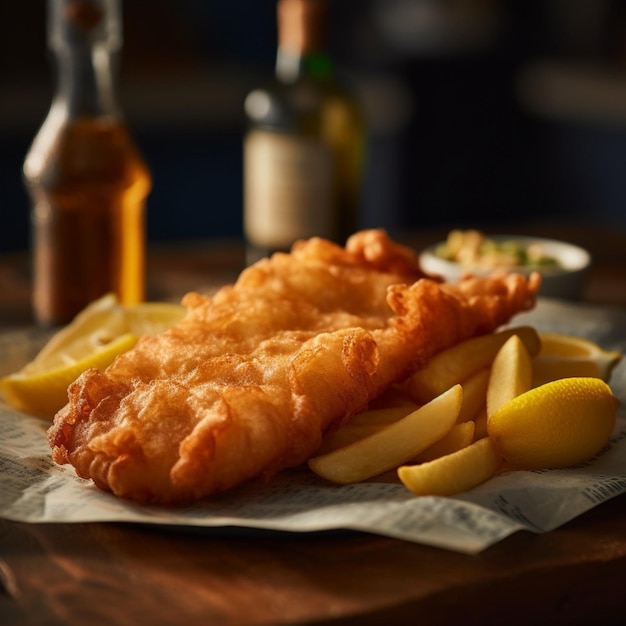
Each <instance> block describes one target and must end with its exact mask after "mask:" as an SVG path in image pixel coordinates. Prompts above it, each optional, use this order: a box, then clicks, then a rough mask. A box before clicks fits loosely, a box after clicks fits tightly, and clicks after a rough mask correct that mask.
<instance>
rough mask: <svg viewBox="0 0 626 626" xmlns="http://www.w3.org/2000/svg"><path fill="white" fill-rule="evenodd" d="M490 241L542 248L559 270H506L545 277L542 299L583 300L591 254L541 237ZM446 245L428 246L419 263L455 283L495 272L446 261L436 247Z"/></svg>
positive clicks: (497, 238)
mask: <svg viewBox="0 0 626 626" xmlns="http://www.w3.org/2000/svg"><path fill="white" fill-rule="evenodd" d="M489 239H492V240H494V241H496V242H503V241H515V242H517V243H519V244H520V245H522V246H524V247H526V246H529V245H531V244H532V245H535V246H537V245H538V246H540V247H541V249H542V251H543V253H544V254H545V255H546V256H549V257H553V258H555V259H557V261H558V263H559V266H558V267H545V268H529V267H514V268H506V269H507V271H509V272H518V273H521V274H524V275H526V276H527V275H528V274H529V273H530V272H532V271H538V272H539V273H540V274H541V278H542V281H541V288H540V290H539V295H541V296H545V297H550V298H563V299H569V300H576V299H579V298H580V297H581V295H582V292H583V289H584V285H585V279H586V276H587V272H588V271H589V267H590V265H591V255H590V254H589V252H587V250H585V249H583V248H581V247H579V246H575V245H573V244H571V243H567V242H564V241H558V240H556V239H546V238H542V237H526V236H521V235H520V236H518V235H489ZM443 243H444V242H439V243H436V244H433V245H431V246H428V247H427V248H425V249H424V250H423V251H422V253H421V254H420V263H421V265H422V269H423V270H424V271H425V272H427V273H429V274H437V275H439V276H443V277H444V278H445V279H446V280H448V281H450V282H456V281H457V280H459V278H460V277H461V276H462V275H463V274H465V273H468V272H470V273H472V274H474V275H477V276H484V275H487V274H490V273H492V272H493V271H494V270H493V269H485V268H480V267H468V266H467V265H462V264H460V263H456V262H454V261H448V260H446V259H443V258H442V257H440V256H438V255H437V254H436V250H437V248H438V247H439V246H441V245H443Z"/></svg>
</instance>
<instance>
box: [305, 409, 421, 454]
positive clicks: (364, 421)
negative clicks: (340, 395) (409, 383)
mask: <svg viewBox="0 0 626 626" xmlns="http://www.w3.org/2000/svg"><path fill="white" fill-rule="evenodd" d="M417 408H418V407H417V405H416V404H411V405H407V406H393V407H388V408H386V409H383V408H381V409H370V410H367V411H362V412H361V413H357V414H356V415H355V416H354V417H352V418H350V421H349V422H348V423H347V424H345V425H344V426H341V427H340V428H338V429H337V430H331V431H330V432H328V433H326V434H325V435H324V439H323V440H322V445H321V446H320V449H319V450H318V451H317V454H318V455H319V454H326V453H327V452H330V451H331V450H336V449H337V448H343V447H344V446H348V445H350V444H351V443H354V442H355V441H358V440H359V439H365V437H369V436H370V435H373V434H374V433H376V432H378V431H379V430H381V429H382V428H384V427H385V426H388V425H389V424H393V423H394V422H397V421H398V420H399V419H402V418H404V417H406V416H407V415H408V414H409V413H412V412H413V411H415V410H416V409H417Z"/></svg>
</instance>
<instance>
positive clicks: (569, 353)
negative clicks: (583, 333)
mask: <svg viewBox="0 0 626 626" xmlns="http://www.w3.org/2000/svg"><path fill="white" fill-rule="evenodd" d="M539 337H540V339H541V349H540V351H539V354H537V355H536V356H535V357H534V358H533V386H535V387H538V386H539V385H542V384H544V383H546V382H550V381H552V380H557V379H560V378H570V377H574V376H591V377H595V378H600V379H601V380H604V381H605V382H609V380H610V378H611V374H612V372H613V369H614V368H615V366H616V365H617V364H618V363H619V362H620V360H621V358H622V354H621V353H620V352H617V351H614V350H605V349H604V348H602V347H600V346H599V345H598V344H596V343H594V342H593V341H590V340H589V339H584V338H582V337H576V336H573V335H563V334H559V333H546V332H540V333H539Z"/></svg>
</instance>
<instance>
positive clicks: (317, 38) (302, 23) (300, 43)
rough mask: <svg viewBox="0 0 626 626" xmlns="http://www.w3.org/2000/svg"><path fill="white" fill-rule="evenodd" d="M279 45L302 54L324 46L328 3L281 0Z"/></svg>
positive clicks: (282, 48) (319, 0) (289, 51)
mask: <svg viewBox="0 0 626 626" xmlns="http://www.w3.org/2000/svg"><path fill="white" fill-rule="evenodd" d="M277 8H278V47H279V48H280V49H281V51H284V52H288V53H293V54H301V53H303V52H317V51H320V50H321V48H322V46H323V41H322V40H323V35H324V26H325V21H326V3H325V2H323V0H279V2H278V7H277Z"/></svg>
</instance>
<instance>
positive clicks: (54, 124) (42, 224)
mask: <svg viewBox="0 0 626 626" xmlns="http://www.w3.org/2000/svg"><path fill="white" fill-rule="evenodd" d="M76 5H80V6H81V7H83V8H84V7H85V6H87V7H90V6H91V8H94V7H95V4H94V5H93V6H92V5H91V4H90V2H85V1H82V2H72V1H70V0H61V1H60V2H58V1H57V2H55V1H54V0H53V2H52V3H51V4H50V8H51V10H66V11H67V9H68V7H70V8H72V7H74V8H75V7H76ZM64 17H67V14H65V15H63V16H61V17H60V18H59V17H58V16H57V19H58V20H61V21H62V19H63V18H64ZM103 19H104V16H103ZM70 27H72V25H70ZM83 34H84V33H83V31H82V30H79V32H78V35H76V37H75V39H77V38H79V37H81V36H82V35H83ZM88 36H89V37H90V40H89V41H82V40H81V41H79V45H78V46H76V45H74V44H75V41H73V42H71V43H72V45H70V44H68V43H67V42H66V41H62V42H61V43H60V44H59V41H58V37H57V41H56V48H57V51H58V49H59V48H60V55H59V56H60V57H61V58H60V59H59V64H60V66H61V67H60V71H61V82H60V85H59V92H58V93H57V97H56V99H55V102H54V103H53V105H52V108H51V110H50V113H49V115H48V117H47V119H46V121H45V122H44V124H43V126H42V128H41V130H40V132H39V133H38V135H37V136H36V137H35V140H34V142H33V145H32V147H31V149H30V151H29V153H28V155H27V157H26V161H25V163H24V178H25V182H26V187H27V190H28V193H29V195H30V197H31V201H32V214H31V218H32V233H33V241H32V249H33V270H34V276H33V282H34V285H33V306H34V311H35V317H36V320H37V322H38V323H39V324H41V325H45V326H50V325H58V324H63V323H66V322H68V321H70V320H71V319H72V318H73V317H74V316H75V315H76V314H77V313H78V312H79V311H80V310H81V309H82V308H84V307H85V306H86V305H87V304H88V303H89V302H91V301H93V300H95V299H97V298H99V297H100V296H102V295H104V294H105V293H108V292H114V293H115V294H116V295H117V296H118V298H119V300H120V301H121V302H123V303H128V304H130V303H135V302H139V301H141V300H142V299H143V298H144V273H145V272H144V256H145V250H144V246H145V215H144V213H145V199H146V196H147V195H148V193H149V191H150V188H151V177H150V173H149V170H148V168H147V167H146V165H145V163H144V161H143V159H142V157H141V155H140V154H139V152H138V150H137V148H136V146H135V143H134V142H133V140H132V138H131V136H130V135H129V133H128V130H127V128H126V126H125V124H124V123H123V121H122V120H121V118H120V117H119V115H118V114H117V113H116V111H115V110H114V107H113V106H112V94H111V93H110V89H111V81H110V76H108V75H107V71H108V70H109V69H110V68H108V65H107V64H106V63H100V64H99V65H98V64H96V63H95V62H94V58H95V56H96V55H97V54H98V53H96V55H94V53H93V51H94V48H98V43H102V42H98V38H97V37H95V36H93V34H92V33H86V34H85V37H88ZM94 40H95V43H94ZM76 48H78V49H76ZM99 50H100V54H101V55H102V54H103V53H106V52H108V51H107V49H106V46H100V47H99ZM103 72H104V75H102V73H103Z"/></svg>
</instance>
